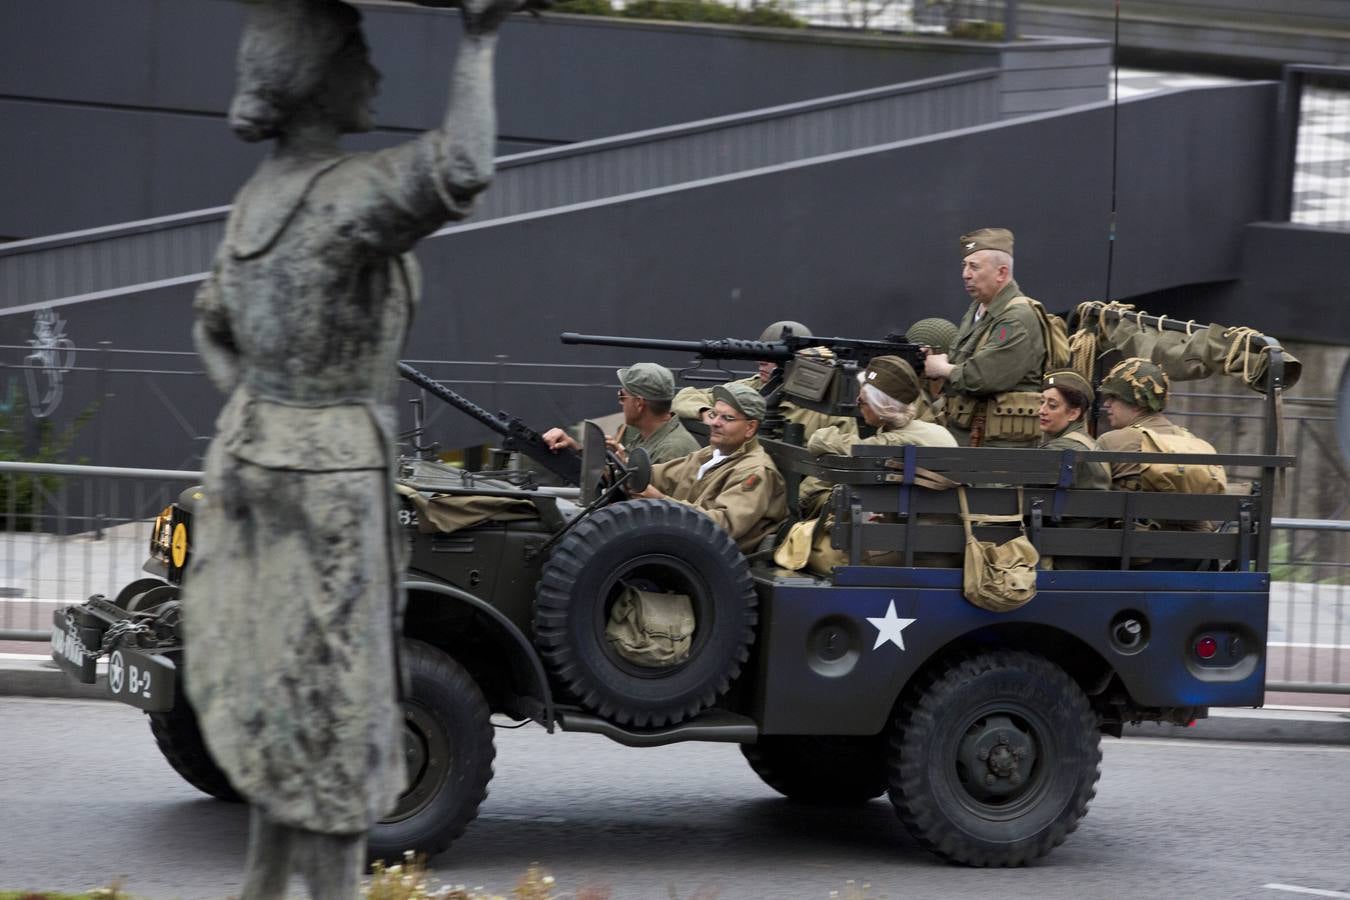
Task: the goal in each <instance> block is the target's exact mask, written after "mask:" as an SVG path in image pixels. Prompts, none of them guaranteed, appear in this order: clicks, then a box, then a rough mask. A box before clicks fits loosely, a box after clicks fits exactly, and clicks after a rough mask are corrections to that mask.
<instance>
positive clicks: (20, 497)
mask: <svg viewBox="0 0 1350 900" xmlns="http://www.w3.org/2000/svg"><path fill="white" fill-rule="evenodd" d="M97 409H98V404H97V403H91V404H89V406H87V407H85V409H84V411H83V412H81V413H80V414H79V415H77V416H76V417H75V418H74V419H73V420H71V422H70V423H68V424H67V425H66V426H65V427H63V428H57V426H56V424H55V423H54V422H51V421H50V420H48V419H39V420H38V425H37V433H36V435H35V436H34V437H33V438H32V439H31V441H30V439H29V435H28V434H27V430H28V405H27V404H26V403H25V402H24V401H23V400H22V399H21V398H16V399H15V400H14V402H13V403H12V404H11V405H10V406H9V408H8V409H0V461H4V462H31V463H61V462H68V460H65V459H63V457H64V456H65V455H66V453H67V451H69V450H70V446H71V444H73V443H74V442H75V438H76V436H77V435H78V434H79V433H80V431H81V429H83V428H84V426H85V425H86V424H88V422H89V420H90V419H91V418H93V416H94V413H95V412H96V411H97ZM80 462H84V460H80ZM60 486H61V477H60V476H59V475H28V474H24V473H0V529H12V530H14V531H32V530H34V529H35V528H36V527H37V524H38V522H39V521H40V519H39V516H40V514H41V511H42V498H43V497H44V496H51V495H53V494H55V493H56V492H57V490H59V489H60ZM11 515H12V516H13V520H12V521H11V519H10V517H11Z"/></svg>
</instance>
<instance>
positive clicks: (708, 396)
mask: <svg viewBox="0 0 1350 900" xmlns="http://www.w3.org/2000/svg"><path fill="white" fill-rule="evenodd" d="M788 334H793V335H796V336H797V337H810V336H811V329H809V328H807V327H806V326H805V325H803V324H802V323H800V322H786V321H784V322H774V323H773V324H772V325H770V326H769V327H768V328H765V329H764V332H763V334H761V335H760V336H759V339H760V340H761V341H763V342H766V343H767V342H772V341H781V340H782V339H783V338H784V337H785V336H786V335H788ZM777 366H778V363H776V362H773V361H772V360H761V361H760V363H759V374H757V375H751V376H750V377H749V378H742V379H740V380H739V381H733V382H731V383H732V384H744V385H747V386H749V387H751V388H754V389H755V390H756V391H758V390H759V389H761V388H762V387H764V385H766V384H768V383H769V379H770V378H772V377H773V370H774V369H775V368H776V367H777ZM712 407H713V395H712V391H711V390H706V389H703V388H694V387H687V388H681V390H680V392H679V393H678V394H676V395H675V402H674V404H673V406H672V408H673V409H674V410H675V415H677V416H679V417H680V418H681V419H694V420H696V421H707V417H708V415H709V414H710V413H711V412H712ZM778 412H779V414H780V415H782V417H783V420H784V421H787V422H793V423H796V424H798V425H801V426H802V430H803V431H804V432H805V434H804V435H803V439H807V440H809V439H810V437H811V435H812V434H814V433H815V431H816V429H817V428H823V427H825V426H826V425H834V426H836V427H838V428H842V429H845V430H847V429H850V428H851V429H853V431H854V433H855V434H856V433H857V431H858V426H857V423H856V422H854V421H853V420H852V419H849V418H844V417H841V416H829V415H826V414H825V413H821V412H816V411H815V410H814V409H806V408H804V407H801V406H798V405H796V404H795V403H793V402H792V401H791V400H788V399H786V398H784V399H782V400H780V401H779V402H778Z"/></svg>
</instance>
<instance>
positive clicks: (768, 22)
mask: <svg viewBox="0 0 1350 900" xmlns="http://www.w3.org/2000/svg"><path fill="white" fill-rule="evenodd" d="M553 9H554V10H555V11H556V12H561V13H573V14H575V15H583V16H622V17H623V18H625V19H658V20H661V21H665V22H712V23H714V24H717V25H759V26H765V27H770V28H805V27H806V23H805V22H803V21H802V20H801V19H798V18H797V17H796V16H794V15H793V14H792V13H790V12H788V11H787V10H785V9H783V7H781V6H779V5H778V3H777V0H769V2H765V3H757V4H755V5H754V6H751V7H749V8H747V9H741V8H739V7H736V6H731V5H729V4H726V3H719V2H718V0H631V2H628V3H626V4H625V5H624V6H623V8H622V9H616V8H615V6H614V4H613V2H611V0H560V2H558V3H557V4H556V5H555V6H554V7H553Z"/></svg>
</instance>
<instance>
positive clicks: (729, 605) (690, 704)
mask: <svg viewBox="0 0 1350 900" xmlns="http://www.w3.org/2000/svg"><path fill="white" fill-rule="evenodd" d="M625 586H634V587H637V588H639V589H640V590H647V591H657V592H665V593H679V594H687V595H688V596H689V598H690V600H691V601H692V604H693V608H694V622H695V624H694V633H693V639H692V641H691V643H690V648H689V655H688V657H687V658H686V659H685V660H684V661H683V662H680V663H677V664H675V665H672V666H668V667H647V666H641V665H638V664H635V663H633V662H630V661H629V660H627V659H624V658H623V657H622V656H620V655H619V654H617V653H616V652H615V651H614V650H613V649H612V648H611V647H610V644H609V641H607V640H606V639H605V625H606V623H607V622H608V620H609V614H610V611H611V610H612V608H613V606H614V602H615V600H617V599H618V597H619V595H620V593H621V592H622V591H623V589H624V587H625ZM756 606H757V600H756V596H755V588H754V583H753V582H752V581H751V580H750V567H749V565H747V563H746V561H745V557H744V556H742V555H741V552H740V550H738V549H737V547H736V544H735V543H734V542H733V541H732V540H731V537H730V536H729V535H728V534H727V533H726V532H725V531H723V530H722V528H721V527H720V526H719V525H717V523H715V522H714V521H713V520H712V519H710V518H708V517H707V516H705V515H704V514H703V513H701V512H698V511H697V510H695V509H693V508H692V507H689V506H685V505H683V504H681V503H676V502H675V501H673V500H631V501H627V502H624V503H616V504H614V505H612V506H607V507H604V508H602V509H599V510H596V511H595V512H594V513H592V514H591V515H589V516H588V517H587V518H586V519H585V520H584V521H582V522H580V523H579V524H577V525H576V526H575V527H574V528H573V529H572V530H571V531H569V532H568V533H567V534H566V535H565V536H564V537H563V538H562V540H561V541H559V542H558V546H557V547H556V548H555V549H554V551H553V553H552V555H551V556H550V557H549V560H548V562H547V563H545V564H544V568H543V572H542V573H541V575H540V579H539V591H538V596H537V599H536V601H535V612H534V633H535V642H536V643H537V644H538V646H539V649H540V652H541V654H542V655H543V657H544V659H545V661H546V662H547V663H548V664H549V666H550V667H551V668H552V670H553V671H554V672H555V673H556V674H557V676H558V677H559V678H560V679H561V680H562V682H563V684H564V685H566V687H567V688H568V689H569V690H570V691H571V692H572V694H573V695H575V697H576V698H577V700H578V701H579V702H580V703H581V705H582V706H585V707H586V708H587V709H590V710H592V711H594V712H595V713H597V714H598V715H600V716H603V717H605V718H607V719H610V720H612V721H614V722H618V723H620V724H626V725H636V726H661V725H666V724H673V723H675V722H680V721H682V720H684V719H686V718H688V717H690V716H692V715H694V714H696V713H698V712H699V711H701V710H704V709H707V708H708V707H709V706H712V704H713V703H714V702H715V701H716V700H717V698H718V697H719V696H721V695H722V694H723V693H725V692H726V690H727V688H728V687H730V686H731V682H732V680H733V679H734V678H735V677H736V676H737V675H738V674H740V671H741V665H742V664H743V663H744V662H745V660H746V659H747V658H748V657H749V655H750V644H751V643H752V642H753V641H754V637H755V632H754V626H755V623H756V622H757V621H758V618H759V615H758V612H757V609H756Z"/></svg>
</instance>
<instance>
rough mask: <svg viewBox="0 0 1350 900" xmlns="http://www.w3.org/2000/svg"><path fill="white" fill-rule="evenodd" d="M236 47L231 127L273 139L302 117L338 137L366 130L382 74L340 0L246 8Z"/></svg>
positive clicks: (357, 22)
mask: <svg viewBox="0 0 1350 900" xmlns="http://www.w3.org/2000/svg"><path fill="white" fill-rule="evenodd" d="M249 5H250V7H251V9H250V11H249V16H248V20H247V21H246V23H245V25H244V33H243V37H242V39H241V40H240V42H239V57H238V75H239V80H238V85H237V86H236V89H235V95H234V102H233V103H231V104H230V127H231V128H233V129H234V132H235V133H236V134H238V135H239V136H240V137H241V138H243V139H244V140H246V141H260V140H264V139H266V138H270V137H276V136H277V135H279V134H282V133H283V132H285V131H286V129H287V126H288V125H289V124H291V123H292V122H294V121H296V120H297V119H298V118H302V117H303V118H311V119H316V118H317V119H320V120H324V121H327V122H330V123H332V124H335V125H336V126H337V127H338V129H339V130H340V131H344V132H352V131H369V130H370V129H371V128H372V127H374V124H373V122H372V121H371V114H370V101H371V99H372V98H373V97H374V96H375V89H376V86H377V85H378V83H379V74H378V73H377V72H376V71H375V69H374V68H373V67H372V66H371V64H370V54H369V51H368V50H367V48H366V42H365V38H364V36H363V35H362V34H361V14H360V13H359V12H357V11H356V10H355V9H354V8H353V7H351V6H349V5H347V4H346V3H342V2H340V0H261V2H253V3H250V4H249Z"/></svg>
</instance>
